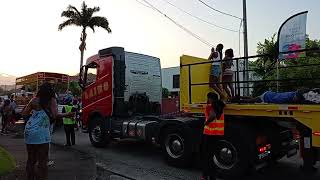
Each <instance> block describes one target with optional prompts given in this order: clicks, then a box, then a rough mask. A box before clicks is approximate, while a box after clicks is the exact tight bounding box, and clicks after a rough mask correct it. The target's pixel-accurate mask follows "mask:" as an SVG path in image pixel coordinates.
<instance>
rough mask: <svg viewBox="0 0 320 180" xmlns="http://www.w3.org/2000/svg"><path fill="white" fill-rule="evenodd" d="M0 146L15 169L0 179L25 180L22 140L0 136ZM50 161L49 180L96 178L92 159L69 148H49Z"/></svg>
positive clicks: (87, 179)
mask: <svg viewBox="0 0 320 180" xmlns="http://www.w3.org/2000/svg"><path fill="white" fill-rule="evenodd" d="M0 146H1V147H3V148H4V149H6V150H7V151H8V152H10V153H11V154H12V155H13V156H14V158H15V160H16V162H17V167H16V170H15V171H14V172H13V173H10V174H9V175H6V176H3V177H0V179H1V180H16V179H18V180H24V179H26V174H25V164H26V161H27V152H26V147H25V144H24V139H22V138H15V136H14V135H12V134H11V135H8V136H4V135H1V136H0ZM51 159H53V160H54V161H55V164H54V165H53V166H51V167H49V180H59V179H61V180H62V179H63V180H92V179H95V177H96V164H95V160H94V158H93V157H91V156H88V155H87V154H85V153H81V152H79V151H76V150H74V149H71V148H65V147H62V146H57V145H52V146H51Z"/></svg>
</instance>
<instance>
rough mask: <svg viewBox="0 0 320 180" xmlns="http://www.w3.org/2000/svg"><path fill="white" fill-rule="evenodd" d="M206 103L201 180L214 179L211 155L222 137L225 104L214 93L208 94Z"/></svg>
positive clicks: (214, 173) (214, 172)
mask: <svg viewBox="0 0 320 180" xmlns="http://www.w3.org/2000/svg"><path fill="white" fill-rule="evenodd" d="M207 98H208V102H207V106H206V109H205V116H206V120H205V124H204V129H203V139H202V165H203V167H202V177H201V180H214V179H216V170H215V166H214V164H213V160H212V159H213V158H212V157H213V153H214V152H215V148H216V145H217V141H218V140H219V139H220V138H221V136H223V135H224V114H223V109H224V107H225V104H224V102H223V101H221V100H220V99H219V97H218V95H217V94H216V93H213V92H210V93H208V95H207Z"/></svg>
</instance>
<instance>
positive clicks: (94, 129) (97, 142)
mask: <svg viewBox="0 0 320 180" xmlns="http://www.w3.org/2000/svg"><path fill="white" fill-rule="evenodd" d="M105 121H106V120H105V119H104V118H102V117H100V116H95V117H93V118H92V119H91V120H90V124H89V138H90V142H91V144H92V145H93V146H94V147H99V148H100V147H105V146H106V145H108V144H109V143H110V136H109V134H108V131H107V126H106V122H105Z"/></svg>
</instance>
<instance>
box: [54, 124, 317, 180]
mask: <svg viewBox="0 0 320 180" xmlns="http://www.w3.org/2000/svg"><path fill="white" fill-rule="evenodd" d="M64 138H65V137H64V132H63V131H62V129H58V130H57V131H56V132H55V133H54V135H53V142H54V143H56V144H64V143H65V139H64ZM73 148H74V149H77V150H80V151H83V152H87V153H89V154H90V155H93V156H95V157H96V161H97V162H99V163H102V164H104V165H105V167H106V168H107V169H108V170H109V171H111V172H114V173H118V174H122V175H125V176H127V177H130V178H133V179H139V180H150V179H152V180H153V179H155V180H156V179H159V180H160V179H161V180H197V179H199V177H200V174H201V173H200V170H199V169H198V168H197V167H196V166H194V167H191V168H187V169H180V168H175V167H171V166H168V165H167V164H166V162H165V161H164V160H163V159H162V156H161V151H160V149H159V147H156V146H153V145H149V144H145V143H143V142H137V141H132V140H121V141H118V142H114V143H112V144H111V145H109V146H108V147H106V148H102V149H99V148H94V147H93V146H91V144H90V141H89V138H88V134H84V133H81V132H77V137H76V145H75V146H73ZM301 164H302V161H301V160H300V159H299V157H298V156H294V157H292V158H290V159H287V158H284V159H282V160H281V161H280V162H279V163H278V164H276V165H273V166H272V167H267V168H264V169H263V170H260V171H258V172H254V173H252V174H251V175H247V176H246V177H245V178H244V179H246V180H270V179H273V180H277V179H279V180H280V179H281V180H283V179H290V180H302V179H307V180H313V179H314V180H316V179H317V180H319V179H320V169H319V171H318V172H317V173H316V174H314V175H312V176H309V175H306V174H304V173H303V172H301V171H300V169H299V166H300V165H301ZM317 167H318V168H320V165H319V163H318V165H317Z"/></svg>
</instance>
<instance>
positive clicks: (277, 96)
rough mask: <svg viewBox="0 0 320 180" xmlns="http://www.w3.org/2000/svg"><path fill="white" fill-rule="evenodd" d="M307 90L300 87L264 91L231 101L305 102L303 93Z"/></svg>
mask: <svg viewBox="0 0 320 180" xmlns="http://www.w3.org/2000/svg"><path fill="white" fill-rule="evenodd" d="M306 92H307V90H305V89H300V90H297V91H291V92H280V93H278V92H273V91H266V92H264V93H263V94H262V95H260V96H258V97H255V98H250V97H240V99H239V97H238V99H237V100H236V99H234V100H233V102H237V101H238V102H240V103H273V104H292V103H293V104H297V103H303V102H305V98H304V94H305V93H306Z"/></svg>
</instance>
